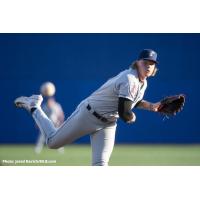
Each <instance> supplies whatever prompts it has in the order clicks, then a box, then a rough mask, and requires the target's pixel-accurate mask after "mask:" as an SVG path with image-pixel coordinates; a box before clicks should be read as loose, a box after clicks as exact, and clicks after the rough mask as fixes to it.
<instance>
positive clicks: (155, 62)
mask: <svg viewBox="0 0 200 200" xmlns="http://www.w3.org/2000/svg"><path fill="white" fill-rule="evenodd" d="M142 59H143V60H149V61H152V62H154V63H156V64H158V63H159V62H158V61H156V60H151V59H149V58H142Z"/></svg>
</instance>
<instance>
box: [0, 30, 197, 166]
mask: <svg viewBox="0 0 200 200" xmlns="http://www.w3.org/2000/svg"><path fill="white" fill-rule="evenodd" d="M199 46H200V34H0V68H1V73H0V85H1V97H0V102H1V104H0V105H1V107H0V113H1V115H0V118H1V131H0V160H2V159H18V158H25V159H26V158H28V157H29V158H32V157H31V155H32V156H33V158H55V159H57V165H88V164H90V163H89V162H90V161H89V160H90V147H89V145H88V144H89V137H88V136H86V137H83V138H81V139H79V140H78V141H76V142H75V145H69V146H66V148H65V149H66V151H65V152H64V153H63V154H62V155H61V154H59V153H58V152H56V151H53V150H47V149H44V151H42V152H41V154H40V155H35V154H34V151H33V150H32V149H33V146H34V144H35V143H36V141H37V138H38V131H37V130H36V129H35V127H34V123H33V120H32V118H31V117H30V116H29V114H28V113H27V112H26V111H24V110H18V109H16V108H15V107H14V104H13V100H14V99H15V98H16V97H18V96H21V95H27V96H29V95H32V94H38V93H39V91H40V86H41V84H42V83H44V82H46V81H51V82H53V83H54V84H55V86H56V94H55V98H56V100H57V101H58V102H59V103H60V104H61V105H62V108H63V111H64V113H65V116H66V117H67V116H69V115H70V114H71V113H72V112H73V111H74V109H75V108H76V106H77V105H78V104H79V102H80V101H81V100H83V99H84V98H86V97H87V96H88V95H90V94H91V93H92V92H93V91H94V90H96V89H97V88H98V87H100V86H101V85H102V84H103V83H104V82H105V81H106V80H107V79H109V78H110V77H113V76H115V75H116V74H118V73H119V72H120V71H123V70H124V69H127V68H128V67H129V65H130V64H131V63H132V62H133V61H134V60H136V59H137V56H138V53H139V52H140V51H141V50H142V49H144V48H151V49H154V50H155V51H156V52H157V53H158V60H159V64H158V69H159V71H158V73H157V75H156V76H155V77H152V78H150V79H149V80H148V88H147V90H146V93H145V96H144V99H146V100H149V101H152V102H156V101H159V100H160V99H161V98H163V97H165V96H168V95H174V94H179V93H183V94H185V95H186V104H185V107H184V110H183V111H182V112H181V113H179V114H178V115H177V116H176V117H172V118H170V119H168V120H163V117H162V116H160V115H159V114H157V113H150V112H147V111H143V110H134V112H135V113H136V115H137V121H136V123H135V124H133V125H127V124H125V123H123V122H122V121H121V120H119V123H118V128H117V132H116V147H115V149H114V152H113V156H112V157H111V165H199V164H200V145H199V144H200V126H199V124H198V123H199V113H200V108H199V99H200V93H199V85H200V79H199V73H200V68H199V66H198V58H199ZM69 152H70V153H69ZM84 152H85V153H84ZM26 153H27V154H26ZM38 156H39V157H38Z"/></svg>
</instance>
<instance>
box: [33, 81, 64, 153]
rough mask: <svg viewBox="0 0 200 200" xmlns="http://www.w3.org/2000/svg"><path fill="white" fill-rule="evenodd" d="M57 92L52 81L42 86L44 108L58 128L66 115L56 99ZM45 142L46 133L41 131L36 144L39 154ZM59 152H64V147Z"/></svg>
mask: <svg viewBox="0 0 200 200" xmlns="http://www.w3.org/2000/svg"><path fill="white" fill-rule="evenodd" d="M55 92H56V88H55V85H54V84H53V83H51V82H45V83H43V84H42V85H41V87H40V93H41V94H42V96H43V98H44V101H43V104H42V109H43V111H44V112H45V114H46V115H47V117H48V118H49V119H50V120H51V121H52V122H53V124H54V126H55V127H56V128H58V127H60V126H61V124H62V123H63V122H64V119H65V116H64V112H63V109H62V107H61V105H60V104H59V103H58V102H56V100H55V97H54V95H55ZM45 143H46V141H45V136H44V134H42V133H41V132H39V137H38V140H37V143H36V146H35V152H36V153H37V154H39V153H41V151H42V149H43V147H44V144H45ZM58 152H60V153H64V147H61V148H59V149H58Z"/></svg>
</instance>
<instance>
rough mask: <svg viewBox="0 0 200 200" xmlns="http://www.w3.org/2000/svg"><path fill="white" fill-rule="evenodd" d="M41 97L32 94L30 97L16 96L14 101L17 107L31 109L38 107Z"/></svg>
mask: <svg viewBox="0 0 200 200" xmlns="http://www.w3.org/2000/svg"><path fill="white" fill-rule="evenodd" d="M42 101H43V98H42V96H41V95H32V96H30V97H23V96H22V97H18V98H16V99H15V101H14V103H15V105H16V107H18V108H24V109H26V110H28V111H29V112H30V111H31V108H37V107H40V105H41V103H42Z"/></svg>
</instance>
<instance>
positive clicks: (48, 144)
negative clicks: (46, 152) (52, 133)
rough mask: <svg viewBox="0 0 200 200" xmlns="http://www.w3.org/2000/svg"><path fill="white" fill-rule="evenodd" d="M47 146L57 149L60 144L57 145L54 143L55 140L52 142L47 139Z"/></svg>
mask: <svg viewBox="0 0 200 200" xmlns="http://www.w3.org/2000/svg"><path fill="white" fill-rule="evenodd" d="M47 147H48V148H49V149H58V148H60V147H61V146H60V145H58V144H56V143H55V142H52V141H50V140H49V141H47Z"/></svg>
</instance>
